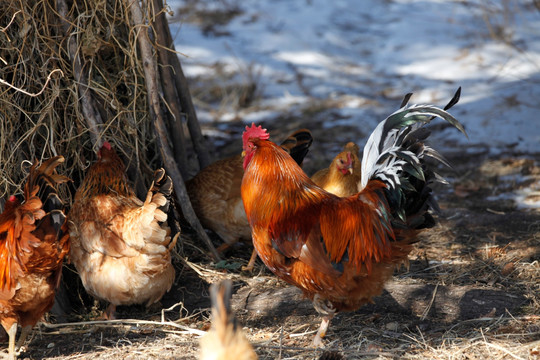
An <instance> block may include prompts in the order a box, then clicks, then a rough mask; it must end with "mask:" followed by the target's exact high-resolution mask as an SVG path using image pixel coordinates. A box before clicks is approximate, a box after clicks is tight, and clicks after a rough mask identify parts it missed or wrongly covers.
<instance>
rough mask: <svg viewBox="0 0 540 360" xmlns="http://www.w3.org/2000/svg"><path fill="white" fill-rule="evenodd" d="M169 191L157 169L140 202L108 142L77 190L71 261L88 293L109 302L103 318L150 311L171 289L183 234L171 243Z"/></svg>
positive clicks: (72, 213)
mask: <svg viewBox="0 0 540 360" xmlns="http://www.w3.org/2000/svg"><path fill="white" fill-rule="evenodd" d="M171 191H172V181H171V179H170V178H169V177H168V176H166V175H165V171H164V170H163V169H159V170H157V171H156V172H155V174H154V182H153V183H152V185H151V186H150V190H149V191H148V194H147V196H146V199H145V200H144V202H143V201H141V200H139V199H138V198H137V197H136V196H135V194H134V191H133V189H132V188H131V187H130V186H129V184H128V182H127V178H126V173H125V166H124V163H123V162H122V160H121V159H120V157H119V156H118V155H117V154H116V152H115V151H114V149H112V148H111V145H110V144H109V143H108V142H105V143H104V145H103V146H102V148H101V149H100V150H99V152H98V160H97V162H96V163H94V164H93V165H92V166H91V167H90V168H89V169H88V172H87V174H86V176H85V178H84V181H83V182H82V184H81V185H80V187H79V188H78V189H77V193H76V194H75V201H74V204H73V207H72V209H71V211H70V213H69V215H68V219H69V233H70V236H71V241H72V247H71V252H70V257H71V261H72V262H73V264H74V265H75V267H76V268H77V271H78V273H79V275H80V277H81V280H82V283H83V285H84V287H85V289H86V291H87V292H88V293H89V294H91V295H92V296H94V297H96V298H98V299H101V300H105V301H107V302H109V303H110V305H109V307H108V308H107V310H106V312H105V313H104V317H105V318H114V312H115V309H116V306H117V305H131V304H143V303H145V304H146V305H147V306H149V305H151V304H153V303H155V302H157V301H159V300H160V299H161V297H162V296H163V295H164V294H165V293H166V292H167V291H169V290H170V288H171V286H172V284H173V280H174V276H175V271H174V268H173V266H172V264H171V250H172V248H173V247H174V245H175V243H176V239H177V237H178V235H179V234H177V235H176V236H175V237H174V239H172V240H171V236H170V229H169V227H168V225H167V224H166V221H167V214H166V212H167V208H168V205H169V196H170V194H171Z"/></svg>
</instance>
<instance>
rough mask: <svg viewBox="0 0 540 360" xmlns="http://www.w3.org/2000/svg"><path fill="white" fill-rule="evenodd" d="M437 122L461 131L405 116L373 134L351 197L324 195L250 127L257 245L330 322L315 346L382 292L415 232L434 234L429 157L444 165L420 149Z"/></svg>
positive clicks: (249, 173) (250, 201)
mask: <svg viewBox="0 0 540 360" xmlns="http://www.w3.org/2000/svg"><path fill="white" fill-rule="evenodd" d="M431 116H437V117H441V118H442V119H444V120H446V121H448V122H449V123H450V124H452V125H454V126H455V127H457V128H458V129H459V130H460V131H462V132H464V129H463V127H462V125H461V124H460V123H459V122H458V121H457V120H456V119H454V118H453V117H452V116H451V115H450V114H449V113H447V112H445V111H443V110H441V109H438V108H436V107H433V106H429V105H425V106H410V107H404V108H401V109H400V110H398V111H396V112H395V113H394V114H392V115H391V116H389V117H388V118H387V119H386V120H384V121H383V122H381V123H380V124H379V125H378V126H377V128H376V129H375V130H374V132H373V133H372V134H371V136H370V138H369V140H368V142H367V144H366V146H365V148H364V155H363V159H362V164H361V165H362V174H361V182H360V184H359V187H358V188H359V192H357V193H356V194H354V195H352V196H349V197H338V196H336V195H334V194H331V193H329V192H327V191H325V190H324V189H322V188H320V187H319V186H317V185H316V184H315V183H314V182H313V181H311V179H309V177H308V176H307V175H306V174H305V173H304V172H303V171H302V169H301V168H300V167H299V166H298V165H297V164H296V163H295V162H294V161H293V160H292V159H291V158H290V156H289V155H288V154H287V153H286V152H284V151H283V150H282V149H281V148H280V147H279V146H277V145H276V144H274V143H273V142H271V141H269V140H268V138H269V134H268V133H267V132H266V131H265V130H264V129H261V128H260V127H255V126H252V127H251V128H246V131H245V132H244V135H243V142H244V146H243V147H244V151H245V154H246V155H245V158H244V169H245V173H244V178H243V180H242V199H243V201H244V207H245V210H246V214H247V218H248V221H249V223H250V226H251V229H252V236H253V244H254V246H255V249H256V250H257V253H258V254H259V257H260V258H261V259H262V261H263V262H264V263H265V264H266V266H267V267H268V268H269V269H270V270H271V271H272V272H274V274H276V275H277V276H278V277H280V278H281V279H283V280H285V281H286V282H288V283H290V284H293V285H295V286H297V287H299V288H300V289H302V290H303V292H304V294H305V295H306V296H307V297H309V298H310V299H312V300H313V304H314V307H315V309H316V310H317V312H319V313H320V314H321V315H322V316H323V321H322V323H321V326H320V328H319V331H318V333H317V335H316V336H315V339H314V341H313V343H314V345H316V346H320V345H321V344H322V337H323V336H324V335H325V334H326V330H327V327H328V324H329V321H330V319H331V318H332V317H333V316H334V314H335V313H336V312H337V311H351V310H355V309H357V308H359V307H360V306H361V305H363V304H365V303H367V302H369V301H371V300H372V298H373V297H374V296H377V295H379V294H380V293H381V292H382V290H383V287H384V284H385V282H386V281H387V280H388V279H389V278H390V277H391V275H392V272H393V269H394V267H395V266H396V265H397V264H400V263H401V262H403V261H405V260H406V259H407V255H408V253H409V252H410V251H411V249H412V244H413V243H414V242H416V241H417V238H416V235H417V234H418V232H419V231H420V230H421V229H423V228H426V227H429V226H431V225H433V222H434V220H433V217H432V216H431V215H430V213H429V212H428V210H429V208H430V207H433V206H436V205H434V204H435V200H434V199H433V197H432V195H431V189H430V184H431V183H432V182H433V181H435V180H438V179H440V177H439V176H438V175H436V174H435V173H434V172H433V170H432V168H431V167H430V166H428V165H427V163H426V162H425V161H424V158H425V157H428V156H429V157H433V158H435V159H441V157H440V155H439V154H438V153H437V152H436V151H435V150H433V149H432V148H430V147H428V146H427V145H425V144H424V143H423V140H425V139H426V138H427V136H428V135H429V132H428V131H427V130H426V128H424V127H422V126H423V125H424V124H426V123H428V122H429V121H430V120H431V119H432V118H431Z"/></svg>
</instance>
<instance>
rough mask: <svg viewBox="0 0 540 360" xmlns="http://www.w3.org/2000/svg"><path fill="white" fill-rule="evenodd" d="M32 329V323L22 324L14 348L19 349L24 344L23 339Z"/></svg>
mask: <svg viewBox="0 0 540 360" xmlns="http://www.w3.org/2000/svg"><path fill="white" fill-rule="evenodd" d="M31 331H32V325H26V326H23V328H22V330H21V335H20V336H19V341H17V345H15V349H17V351H19V350H20V349H21V348H22V346H23V345H24V340H26V338H27V337H28V334H30V332H31Z"/></svg>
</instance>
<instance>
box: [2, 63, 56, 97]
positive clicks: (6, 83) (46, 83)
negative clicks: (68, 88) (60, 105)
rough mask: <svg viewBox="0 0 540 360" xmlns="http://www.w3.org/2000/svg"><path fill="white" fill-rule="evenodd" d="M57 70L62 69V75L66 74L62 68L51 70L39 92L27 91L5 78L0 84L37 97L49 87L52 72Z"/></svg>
mask: <svg viewBox="0 0 540 360" xmlns="http://www.w3.org/2000/svg"><path fill="white" fill-rule="evenodd" d="M57 71H60V74H62V76H64V73H63V72H62V70H60V69H54V70H53V71H51V72H50V73H49V75H48V76H47V81H45V84H44V85H43V87H42V88H41V90H40V91H39V92H37V93H30V92H28V91H26V90H23V89H21V88H18V87H16V86H14V85H11V84H10V83H8V82H7V81H5V80H3V79H0V84H4V85H7V86H9V87H10V88H12V89H14V90H16V91H18V92H20V93H23V94H25V95H28V96H32V97H36V96H39V95H41V94H42V93H43V92H44V91H45V88H46V87H47V85H48V84H49V81H50V80H51V76H52V74H54V73H55V72H57Z"/></svg>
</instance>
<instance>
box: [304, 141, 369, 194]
mask: <svg viewBox="0 0 540 360" xmlns="http://www.w3.org/2000/svg"><path fill="white" fill-rule="evenodd" d="M359 151H360V148H359V147H358V145H356V144H355V143H353V142H349V143H347V144H346V145H345V146H344V147H343V151H342V152H340V153H339V154H337V155H336V157H335V158H334V160H332V163H331V164H330V166H329V167H328V168H326V169H322V170H319V171H317V172H316V173H315V174H313V176H312V177H311V180H313V182H314V183H315V184H317V185H318V186H320V187H322V188H323V189H324V190H326V191H328V192H330V193H332V194H334V195H337V196H340V197H344V196H350V195H352V194H356V193H357V192H358V184H359V183H360V176H361V166H360V156H359V154H358V153H359Z"/></svg>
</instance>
